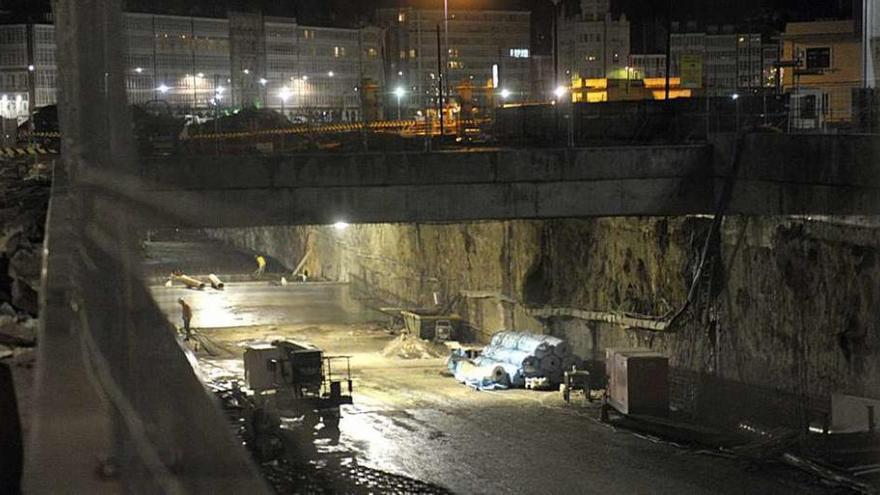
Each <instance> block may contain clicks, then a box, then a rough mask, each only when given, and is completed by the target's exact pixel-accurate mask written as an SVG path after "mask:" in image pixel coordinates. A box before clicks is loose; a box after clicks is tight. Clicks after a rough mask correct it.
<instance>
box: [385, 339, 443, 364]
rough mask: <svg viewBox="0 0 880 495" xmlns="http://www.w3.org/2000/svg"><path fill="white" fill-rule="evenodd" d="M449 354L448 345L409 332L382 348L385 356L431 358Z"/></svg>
mask: <svg viewBox="0 0 880 495" xmlns="http://www.w3.org/2000/svg"><path fill="white" fill-rule="evenodd" d="M447 354H449V349H447V348H446V346H444V345H438V344H433V343H431V342H428V341H427V340H423V339H420V338H418V337H414V336H412V335H410V334H407V333H404V334H401V335H400V336H399V337H397V338H396V339H394V340H392V341H391V342H389V343H388V345H386V346H385V348H384V349H382V355H383V356H385V357H396V358H400V359H431V358H438V357H444V356H446V355H447Z"/></svg>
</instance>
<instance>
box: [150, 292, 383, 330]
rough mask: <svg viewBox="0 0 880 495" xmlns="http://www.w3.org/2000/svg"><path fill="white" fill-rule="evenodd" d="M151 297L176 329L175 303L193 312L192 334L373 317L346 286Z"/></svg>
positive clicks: (189, 293) (176, 307)
mask: <svg viewBox="0 0 880 495" xmlns="http://www.w3.org/2000/svg"><path fill="white" fill-rule="evenodd" d="M151 291H152V294H153V298H154V299H155V300H156V303H157V304H158V305H159V307H160V308H161V310H162V312H163V313H165V315H166V317H167V318H168V319H169V320H170V321H171V322H173V323H174V324H176V325H180V307H179V305H178V304H177V299H178V298H181V297H182V298H184V299H185V300H186V301H187V302H188V303H189V304H190V306H192V308H193V322H192V325H193V327H195V328H228V327H242V326H253V325H292V324H303V323H349V322H351V323H354V322H362V321H368V320H370V319H375V318H376V316H377V315H376V313H374V312H372V311H370V310H369V309H367V308H364V307H363V306H361V305H360V304H358V302H357V301H356V300H354V299H353V298H352V297H351V296H350V294H349V287H348V285H346V284H333V283H306V284H302V283H301V284H291V285H288V286H279V285H272V284H271V283H270V282H246V283H232V284H229V285H227V286H226V288H225V290H222V291H217V290H214V289H211V288H210V287H207V288H205V289H204V290H192V289H187V288H184V287H182V286H174V287H165V286H158V287H152V288H151Z"/></svg>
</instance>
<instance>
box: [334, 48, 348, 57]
mask: <svg viewBox="0 0 880 495" xmlns="http://www.w3.org/2000/svg"><path fill="white" fill-rule="evenodd" d="M333 56H334V57H344V56H345V47H344V46H334V47H333Z"/></svg>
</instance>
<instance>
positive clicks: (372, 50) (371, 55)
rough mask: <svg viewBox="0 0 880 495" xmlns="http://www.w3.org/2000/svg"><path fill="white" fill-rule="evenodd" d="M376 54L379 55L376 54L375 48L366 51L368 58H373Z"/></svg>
mask: <svg viewBox="0 0 880 495" xmlns="http://www.w3.org/2000/svg"><path fill="white" fill-rule="evenodd" d="M378 54H379V52H377V51H376V49H375V48H368V49H367V56H368V57H375V56H376V55H378Z"/></svg>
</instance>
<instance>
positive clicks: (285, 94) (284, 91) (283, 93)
mask: <svg viewBox="0 0 880 495" xmlns="http://www.w3.org/2000/svg"><path fill="white" fill-rule="evenodd" d="M290 95H291V92H290V88H288V87H287V86H283V87H282V88H281V90H280V91H278V97H279V98H281V114H282V115H284V105H285V104H286V103H287V99H288V98H290Z"/></svg>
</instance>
